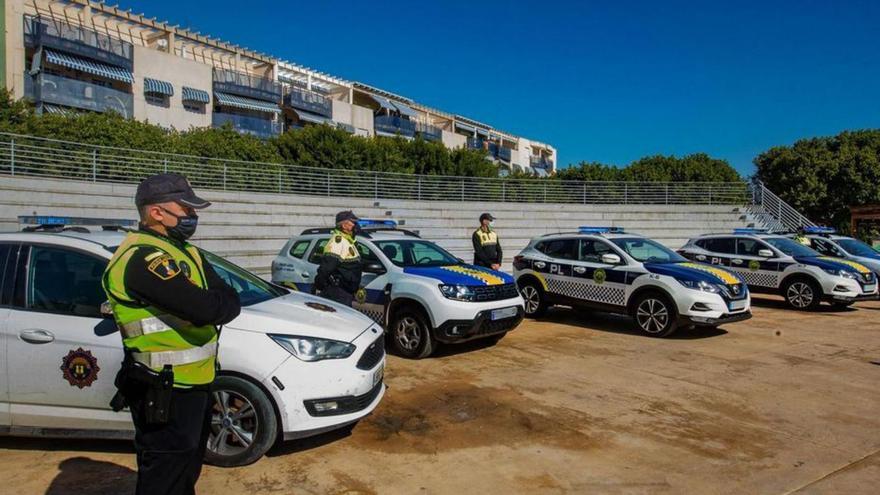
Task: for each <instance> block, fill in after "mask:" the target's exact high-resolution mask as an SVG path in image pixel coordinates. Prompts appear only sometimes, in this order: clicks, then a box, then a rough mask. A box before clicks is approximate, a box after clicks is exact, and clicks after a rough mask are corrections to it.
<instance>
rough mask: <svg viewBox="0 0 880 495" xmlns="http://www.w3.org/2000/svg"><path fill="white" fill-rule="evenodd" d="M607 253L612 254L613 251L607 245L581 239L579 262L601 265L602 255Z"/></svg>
mask: <svg viewBox="0 0 880 495" xmlns="http://www.w3.org/2000/svg"><path fill="white" fill-rule="evenodd" d="M609 253H614V250H613V249H611V246H609V245H608V244H607V243H604V242H602V241H598V240H595V239H581V254H580V260H581V261H586V262H589V263H601V262H602V255H603V254H609ZM615 254H616V253H615Z"/></svg>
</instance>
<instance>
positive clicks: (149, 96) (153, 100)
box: [144, 93, 171, 108]
mask: <svg viewBox="0 0 880 495" xmlns="http://www.w3.org/2000/svg"><path fill="white" fill-rule="evenodd" d="M144 99H145V100H147V103H149V104H150V105H155V106H157V107H165V108H168V107H169V106H171V105H169V103H168V100H169V98H168V97H167V96H165V95H160V94H157V93H145V94H144Z"/></svg>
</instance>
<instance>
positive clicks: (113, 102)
mask: <svg viewBox="0 0 880 495" xmlns="http://www.w3.org/2000/svg"><path fill="white" fill-rule="evenodd" d="M25 77H26V78H27V77H29V76H25ZM33 98H34V101H35V102H36V103H52V104H56V105H64V106H68V107H74V108H81V109H83V110H91V111H93V112H102V113H103V112H109V111H113V112H117V113H119V114H120V115H122V116H123V117H126V118H131V117H132V109H133V104H132V101H133V98H132V95H131V93H126V92H123V91H119V90H116V89H113V88H105V87H103V86H98V85H96V84H92V83H90V82H88V81H79V80H76V79H68V78H66V77H61V76H56V75H53V74H48V73H46V72H41V73H40V75H39V76H37V77H36V79H35V80H34V84H33Z"/></svg>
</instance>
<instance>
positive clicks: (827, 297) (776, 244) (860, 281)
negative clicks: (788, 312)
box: [679, 229, 877, 309]
mask: <svg viewBox="0 0 880 495" xmlns="http://www.w3.org/2000/svg"><path fill="white" fill-rule="evenodd" d="M679 252H680V253H681V254H682V255H684V256H685V257H686V258H689V259H691V260H694V261H697V262H700V263H706V264H710V265H716V266H722V267H724V268H726V269H729V270H731V271H733V272H735V273H737V274H738V275H739V276H741V277H742V278H743V279H744V280H745V281H746V283H747V284H748V285H749V288H751V290H752V291H753V292H771V293H779V294H780V295H782V297H784V298H785V301H786V302H787V303H788V304H789V305H790V306H791V307H793V308H795V309H815V308H817V307H819V305H820V304H821V303H822V301H828V302H830V303H831V304H832V305H834V306H839V307H845V306H849V305H851V304H853V303H854V302H856V301H862V300H870V299H876V298H877V275H876V274H875V273H874V272H872V271H871V270H870V269H868V268H867V267H866V266H864V265H862V264H861V263H856V262H854V261H849V260H844V259H840V258H832V257H830V256H823V255H822V254H820V253H818V252H816V251H814V250H813V249H810V248H809V247H807V246H804V245H803V244H800V243H798V242H797V241H794V240H793V239H790V238H789V237H787V236H785V235H780V234H772V233H768V232H767V231H765V230H760V229H735V230H734V231H733V233H731V234H708V235H703V236H700V237H697V238H695V239H691V240H689V241H688V242H687V244H685V245H684V247H682V248H681V249H680V250H679Z"/></svg>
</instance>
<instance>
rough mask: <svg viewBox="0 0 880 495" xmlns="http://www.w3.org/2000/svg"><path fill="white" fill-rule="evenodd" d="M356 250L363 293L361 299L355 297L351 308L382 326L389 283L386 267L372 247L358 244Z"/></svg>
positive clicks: (362, 243)
mask: <svg viewBox="0 0 880 495" xmlns="http://www.w3.org/2000/svg"><path fill="white" fill-rule="evenodd" d="M357 248H358V252H360V255H361V262H362V263H363V273H362V274H361V287H363V288H364V291H365V292H364V294H363V298H359V297H355V299H354V301H353V302H352V307H353V308H354V309H356V310H358V311H360V312H361V313H364V314H365V315H367V316H369V317H370V318H372V319H373V320H375V321H376V322H378V323H382V324H384V318H385V306H386V304H387V302H388V294H387V293H386V290H385V288H386V286H387V285H388V282H389V277H388V267H387V266H386V265H385V263H383V262H382V260H381V259H379V257H378V256H376V253H375V252H374V250H373V247H372V246H368V245H367V244H366V243H364V242H358V243H357Z"/></svg>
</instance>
